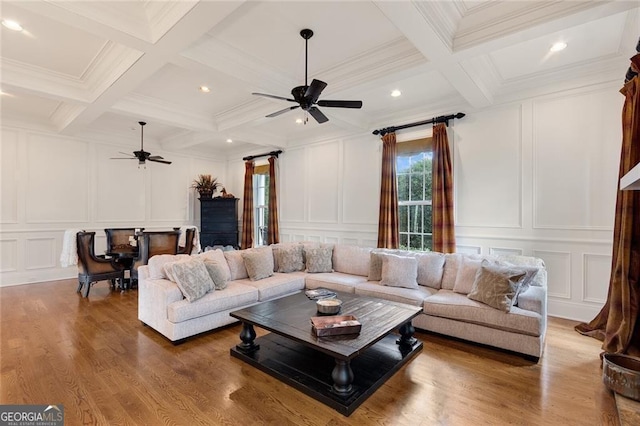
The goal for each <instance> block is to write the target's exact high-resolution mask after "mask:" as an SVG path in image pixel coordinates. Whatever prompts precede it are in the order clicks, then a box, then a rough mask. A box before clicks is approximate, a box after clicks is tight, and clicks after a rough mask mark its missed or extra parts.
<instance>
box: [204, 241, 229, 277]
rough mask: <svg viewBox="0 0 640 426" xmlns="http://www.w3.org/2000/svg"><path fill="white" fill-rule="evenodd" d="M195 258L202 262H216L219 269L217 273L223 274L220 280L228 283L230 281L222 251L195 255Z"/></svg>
mask: <svg viewBox="0 0 640 426" xmlns="http://www.w3.org/2000/svg"><path fill="white" fill-rule="evenodd" d="M196 257H197V258H198V259H202V260H203V261H204V262H206V261H207V260H212V261H214V262H216V263H217V264H218V265H219V266H220V268H221V270H220V271H219V272H220V273H222V274H223V276H222V278H224V280H225V281H229V280H230V279H231V270H230V269H229V264H228V263H227V258H226V257H225V256H224V252H223V251H222V250H220V249H215V250H208V251H205V252H203V253H200V254H198V255H196Z"/></svg>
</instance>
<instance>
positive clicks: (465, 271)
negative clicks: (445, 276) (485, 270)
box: [453, 257, 482, 294]
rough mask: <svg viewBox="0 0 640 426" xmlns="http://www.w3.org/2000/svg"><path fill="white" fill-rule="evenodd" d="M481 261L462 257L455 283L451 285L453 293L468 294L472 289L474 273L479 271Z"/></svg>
mask: <svg viewBox="0 0 640 426" xmlns="http://www.w3.org/2000/svg"><path fill="white" fill-rule="evenodd" d="M481 262H482V260H481V259H471V258H468V257H463V258H462V261H461V262H460V266H459V267H458V274H457V275H456V282H455V284H454V285H453V291H455V292H456V293H461V294H469V292H470V291H471V289H472V288H473V282H474V281H475V279H476V273H477V272H478V270H479V269H480V263H481Z"/></svg>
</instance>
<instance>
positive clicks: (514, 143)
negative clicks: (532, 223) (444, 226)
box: [454, 105, 522, 228]
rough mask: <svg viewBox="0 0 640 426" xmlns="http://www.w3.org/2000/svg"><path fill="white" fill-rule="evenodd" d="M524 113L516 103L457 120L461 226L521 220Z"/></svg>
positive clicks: (517, 224) (458, 217)
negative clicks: (522, 116) (458, 121)
mask: <svg viewBox="0 0 640 426" xmlns="http://www.w3.org/2000/svg"><path fill="white" fill-rule="evenodd" d="M521 115H522V114H521V109H520V106H519V105H515V106H509V107H506V108H504V107H503V108H497V109H492V110H489V111H484V112H480V113H474V114H471V115H469V116H467V117H465V118H464V120H461V121H460V123H456V126H455V132H456V137H455V160H454V161H455V162H454V175H455V187H456V191H455V195H456V199H455V209H456V225H457V226H490V227H499V228H520V227H521V226H522V214H521V212H522V184H521V182H522V155H521V154H522V142H521V140H522V124H521Z"/></svg>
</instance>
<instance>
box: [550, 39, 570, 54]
mask: <svg viewBox="0 0 640 426" xmlns="http://www.w3.org/2000/svg"><path fill="white" fill-rule="evenodd" d="M566 48H567V43H565V42H563V41H559V42H557V43H553V46H551V48H550V49H549V50H550V51H551V52H559V51H561V50H564V49H566Z"/></svg>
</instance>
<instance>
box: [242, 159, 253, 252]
mask: <svg viewBox="0 0 640 426" xmlns="http://www.w3.org/2000/svg"><path fill="white" fill-rule="evenodd" d="M244 167H245V172H244V192H243V195H242V202H243V207H242V238H241V240H240V248H243V249H246V248H251V247H253V160H249V161H245V163H244Z"/></svg>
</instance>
